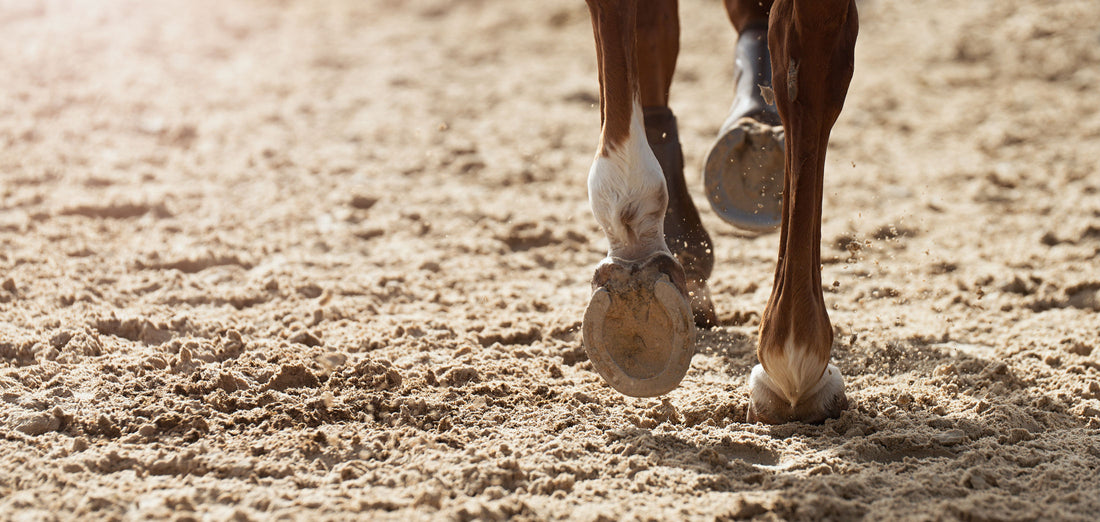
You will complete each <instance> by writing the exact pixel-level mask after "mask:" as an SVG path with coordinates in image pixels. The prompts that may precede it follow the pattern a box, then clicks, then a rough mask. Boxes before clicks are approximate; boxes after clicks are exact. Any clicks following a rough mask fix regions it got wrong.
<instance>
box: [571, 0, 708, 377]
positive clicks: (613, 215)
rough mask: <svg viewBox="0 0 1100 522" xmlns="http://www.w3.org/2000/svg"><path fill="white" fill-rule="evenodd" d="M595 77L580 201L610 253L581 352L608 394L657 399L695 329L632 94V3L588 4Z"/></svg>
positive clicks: (662, 191) (682, 369)
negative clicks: (596, 104)
mask: <svg viewBox="0 0 1100 522" xmlns="http://www.w3.org/2000/svg"><path fill="white" fill-rule="evenodd" d="M588 7H589V10H590V12H591V15H592V27H593V30H594V33H595V36H596V51H597V59H598V62H599V72H600V112H601V117H602V121H603V126H602V129H601V132H600V144H599V149H598V151H597V155H596V159H595V161H594V162H593V164H592V169H591V170H590V171H589V174H588V198H589V203H590V204H591V206H592V213H593V215H595V217H596V222H598V223H599V224H600V227H602V228H603V231H604V234H605V235H606V236H607V240H608V243H609V245H610V249H609V252H608V256H607V258H606V259H604V260H603V261H602V262H601V263H600V264H599V265H598V266H597V269H596V273H595V275H594V277H593V279H592V288H593V293H592V298H591V301H590V302H589V305H588V309H587V310H586V311H585V315H584V326H583V331H582V334H583V337H584V347H585V351H586V352H587V353H588V357H589V359H590V360H591V361H592V366H593V367H594V368H595V369H596V371H597V372H598V373H599V374H600V375H601V376H602V377H603V378H604V380H606V381H607V382H608V384H610V385H611V386H612V387H613V388H615V389H616V390H618V391H620V392H622V393H624V394H627V395H632V396H637V397H649V396H655V395H661V394H664V393H667V392H668V391H670V390H672V389H673V388H675V387H676V386H678V385H679V383H680V381H681V380H682V379H683V377H684V375H685V374H686V373H687V369H688V367H689V366H690V364H691V356H692V354H693V352H694V344H695V325H694V322H693V320H692V313H691V307H690V305H689V301H688V299H687V297H688V296H687V288H686V284H685V277H684V270H683V268H682V267H681V266H680V264H679V263H678V262H677V261H676V260H675V258H673V257H672V254H671V252H670V251H669V249H668V245H667V244H666V243H665V237H664V218H665V209H666V206H667V205H668V190H667V188H666V186H665V178H664V174H663V173H662V170H661V165H660V164H659V163H658V162H657V158H656V157H655V156H654V155H653V151H652V150H651V149H650V147H649V144H648V143H647V141H646V134H645V126H644V123H643V115H642V108H641V103H640V101H639V94H638V75H637V58H636V52H635V21H636V14H637V13H636V8H637V6H636V4H635V2H634V1H632V0H588Z"/></svg>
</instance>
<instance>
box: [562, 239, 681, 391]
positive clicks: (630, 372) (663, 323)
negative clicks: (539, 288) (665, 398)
mask: <svg viewBox="0 0 1100 522" xmlns="http://www.w3.org/2000/svg"><path fill="white" fill-rule="evenodd" d="M592 286H593V288H594V290H593V292H592V298H591V300H590V301H589V303H588V309H587V310H585V313H584V326H583V328H582V335H583V338H584V349H585V352H587V353H588V358H589V360H591V361H592V366H593V368H595V369H596V372H597V373H599V374H600V376H601V377H603V379H604V380H605V381H607V383H608V384H609V385H611V387H612V388H614V389H616V390H618V391H619V392H620V393H623V394H625V395H630V396H633V397H654V396H657V395H662V394H665V393H668V392H669V391H671V390H673V389H674V388H676V386H678V385H679V384H680V381H681V380H683V378H684V375H685V374H686V373H687V370H688V367H689V366H690V365H691V356H692V355H694V349H695V324H694V322H693V320H692V312H691V306H690V305H689V302H688V299H687V298H686V297H685V293H686V290H685V287H684V276H683V269H682V268H680V266H679V265H678V264H676V261H675V260H673V259H672V258H671V257H670V256H668V255H667V254H663V253H661V254H656V255H655V256H653V257H651V258H649V259H647V260H645V261H643V262H641V263H628V262H626V261H623V260H622V259H617V258H607V259H605V260H604V261H602V262H601V263H600V264H599V266H597V268H596V275H595V276H594V277H593V280H592Z"/></svg>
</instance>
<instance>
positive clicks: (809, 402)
mask: <svg viewBox="0 0 1100 522" xmlns="http://www.w3.org/2000/svg"><path fill="white" fill-rule="evenodd" d="M847 408H848V397H847V396H845V395H844V378H843V377H841V375H840V370H838V369H837V367H836V366H833V365H831V364H830V365H828V366H826V367H825V373H824V374H823V375H822V376H821V380H820V381H818V382H817V384H816V385H814V387H813V389H811V390H810V391H809V392H808V393H807V394H805V395H803V396H802V397H801V398H800V399H799V400H798V402H797V403H796V404H794V405H792V404H791V403H790V402H788V401H787V400H786V399H785V398H783V395H782V394H781V393H780V391H779V389H778V388H777V387H776V385H775V383H774V382H773V381H772V380H771V377H768V374H767V372H765V371H764V367H763V366H761V365H759V364H758V365H756V367H754V368H753V369H752V375H750V376H749V411H748V416H747V420H748V422H762V423H764V424H783V423H785V422H792V421H798V422H805V423H807V424H820V423H822V422H825V420H826V419H834V418H836V417H839V416H840V414H841V412H843V411H844V410H845V409H847Z"/></svg>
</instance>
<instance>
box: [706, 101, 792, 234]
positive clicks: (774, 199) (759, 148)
mask: <svg viewBox="0 0 1100 522" xmlns="http://www.w3.org/2000/svg"><path fill="white" fill-rule="evenodd" d="M783 139H784V138H783V127H780V126H772V125H767V124H763V123H760V122H758V121H756V120H754V119H752V118H741V119H740V120H738V121H737V123H736V124H734V125H733V127H732V128H730V129H729V130H728V131H726V132H725V133H723V134H722V135H721V136H720V137H719V138H718V140H717V141H715V142H714V145H712V146H711V149H710V153H709V154H708V155H707V162H706V165H705V167H704V168H703V185H704V186H705V187H706V192H707V199H708V200H709V201H710V206H711V208H713V209H714V212H715V213H716V214H718V216H719V217H721V218H722V219H723V220H725V221H726V222H727V223H729V224H731V225H734V226H736V227H738V228H742V229H745V230H751V231H754V232H769V231H772V230H775V229H776V227H778V226H779V224H780V221H781V218H782V211H783V194H782V192H783V146H784V141H783Z"/></svg>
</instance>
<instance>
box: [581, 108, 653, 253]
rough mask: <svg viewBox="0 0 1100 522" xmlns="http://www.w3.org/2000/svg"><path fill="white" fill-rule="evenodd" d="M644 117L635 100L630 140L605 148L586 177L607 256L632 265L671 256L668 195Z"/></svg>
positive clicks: (607, 145)
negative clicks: (667, 241)
mask: <svg viewBox="0 0 1100 522" xmlns="http://www.w3.org/2000/svg"><path fill="white" fill-rule="evenodd" d="M641 115H642V107H641V104H639V103H638V100H637V99H635V100H634V106H633V110H631V116H630V133H629V134H628V135H627V138H626V139H625V140H623V142H622V143H621V144H619V145H618V146H615V145H612V144H608V143H604V145H603V150H602V151H601V153H600V154H597V156H596V160H595V161H594V162H593V163H592V169H591V170H589V171H588V203H589V205H591V207H592V214H593V215H594V216H595V217H596V222H597V223H599V224H600V226H601V227H603V230H604V234H606V235H607V240H608V242H609V244H610V250H609V252H608V254H609V255H611V256H613V257H619V258H622V259H625V260H628V261H639V260H642V259H645V258H647V257H649V256H650V255H651V254H653V253H655V252H665V253H669V250H668V246H667V245H666V244H665V230H664V228H665V208H666V207H667V205H668V189H667V188H666V187H665V177H664V174H662V172H661V165H660V164H659V163H657V157H656V156H654V155H653V150H652V149H650V148H649V142H647V141H646V139H645V126H644V125H643V123H642V116H641ZM670 255H671V254H670Z"/></svg>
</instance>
